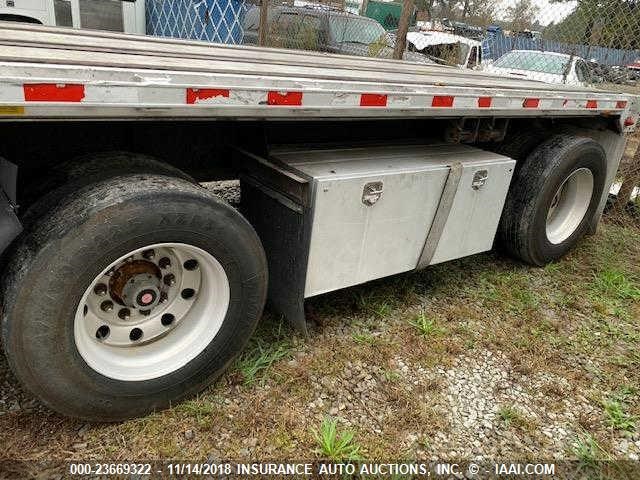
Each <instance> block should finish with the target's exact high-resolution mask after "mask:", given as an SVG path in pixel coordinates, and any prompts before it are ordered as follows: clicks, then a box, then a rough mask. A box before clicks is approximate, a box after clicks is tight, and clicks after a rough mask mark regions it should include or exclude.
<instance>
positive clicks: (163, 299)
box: [160, 292, 169, 303]
mask: <svg viewBox="0 0 640 480" xmlns="http://www.w3.org/2000/svg"><path fill="white" fill-rule="evenodd" d="M168 299H169V296H168V295H167V292H160V303H164V302H166V301H167V300H168Z"/></svg>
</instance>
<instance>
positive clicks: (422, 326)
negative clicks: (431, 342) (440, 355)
mask: <svg viewBox="0 0 640 480" xmlns="http://www.w3.org/2000/svg"><path fill="white" fill-rule="evenodd" d="M409 325H412V326H413V327H415V329H416V330H417V331H418V333H419V334H420V335H422V336H423V337H430V336H434V335H440V334H442V333H444V329H442V328H440V327H439V326H438V325H437V323H436V320H435V319H434V318H433V317H429V316H427V315H426V314H425V313H424V312H422V313H420V314H418V315H416V316H415V317H413V318H412V319H411V320H409Z"/></svg>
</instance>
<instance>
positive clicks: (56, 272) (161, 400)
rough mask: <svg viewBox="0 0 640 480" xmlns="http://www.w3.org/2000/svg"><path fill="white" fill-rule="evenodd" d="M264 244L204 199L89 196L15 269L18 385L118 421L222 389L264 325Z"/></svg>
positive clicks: (153, 194) (11, 291)
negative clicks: (213, 386) (217, 382)
mask: <svg viewBox="0 0 640 480" xmlns="http://www.w3.org/2000/svg"><path fill="white" fill-rule="evenodd" d="M266 272H267V267H266V259H265V254H264V251H263V249H262V245H261V243H260V240H259V239H258V237H257V235H256V233H255V231H254V230H253V228H252V227H251V225H250V224H249V223H248V222H247V221H246V220H245V219H244V218H243V217H242V216H241V215H240V214H239V213H238V212H236V211H235V210H234V209H233V208H231V207H230V206H228V205H226V204H225V203H223V202H221V201H219V200H217V199H216V197H214V196H213V195H211V194H210V193H208V192H207V191H206V190H204V189H202V188H201V187H199V186H197V185H194V184H192V183H189V182H187V181H185V180H182V179H175V178H170V177H164V176H150V175H129V176H124V177H118V178H114V179H110V180H107V181H104V182H101V183H99V184H95V185H90V186H86V187H85V188H84V189H81V190H80V191H78V192H75V193H73V194H71V195H70V197H69V198H67V199H66V200H65V201H64V202H62V203H61V205H59V206H58V207H56V208H54V209H53V210H52V211H51V212H49V214H47V215H46V216H45V217H43V218H42V219H41V220H40V221H38V223H37V224H36V225H34V226H33V228H32V229H31V231H30V232H28V233H27V235H26V236H25V237H24V238H23V239H22V243H21V244H20V245H19V246H17V248H16V250H15V251H14V253H13V256H12V257H11V259H10V262H9V265H8V268H7V272H6V275H5V281H4V285H3V289H2V293H3V307H4V308H3V312H2V340H3V344H4V349H5V352H6V355H7V358H8V360H9V364H10V366H11V367H12V369H13V371H14V372H15V374H16V376H17V377H18V379H19V380H21V381H22V383H23V384H24V385H25V386H26V387H27V388H28V389H29V390H31V391H32V392H33V393H34V394H35V395H36V396H37V397H39V398H40V399H41V400H42V401H43V403H45V404H46V405H48V406H49V407H51V408H52V409H54V410H57V411H59V412H61V413H63V414H65V415H69V416H74V417H78V418H82V419H86V420H93V421H115V420H121V419H125V418H130V417H133V416H138V415H142V414H145V413H148V412H151V411H153V410H156V409H162V408H166V407H168V406H170V405H171V404H172V403H174V402H177V401H179V400H180V399H182V398H185V397H187V396H189V395H192V394H193V393H195V392H198V391H200V390H201V389H202V388H204V387H205V386H206V385H208V384H209V383H210V382H212V381H213V380H214V379H215V378H216V377H218V376H219V375H220V374H221V373H222V372H223V371H224V370H225V368H227V366H228V365H229V364H230V363H231V361H232V360H233V358H234V357H235V356H236V355H237V354H238V353H239V352H240V351H241V350H242V348H243V347H244V345H245V344H246V342H247V340H248V339H249V337H250V335H251V333H252V331H253V329H254V327H255V325H256V323H257V321H258V319H259V318H260V316H261V312H262V308H263V305H264V302H265V296H266V284H267V273H266Z"/></svg>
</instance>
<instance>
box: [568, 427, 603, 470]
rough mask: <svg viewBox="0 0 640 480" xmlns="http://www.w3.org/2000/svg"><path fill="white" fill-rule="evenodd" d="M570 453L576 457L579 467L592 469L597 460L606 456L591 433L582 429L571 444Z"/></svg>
mask: <svg viewBox="0 0 640 480" xmlns="http://www.w3.org/2000/svg"><path fill="white" fill-rule="evenodd" d="M571 453H572V454H573V455H574V456H575V457H576V458H577V459H578V461H579V462H580V465H581V467H583V468H589V469H594V468H595V467H596V465H597V462H598V461H599V460H602V459H603V457H607V456H608V455H607V453H606V451H605V450H604V449H603V448H602V447H601V446H600V445H599V444H598V442H596V441H595V439H594V438H593V437H592V436H591V434H589V433H587V432H584V431H583V432H581V433H579V434H578V436H577V437H576V440H575V441H574V443H573V445H572V446H571Z"/></svg>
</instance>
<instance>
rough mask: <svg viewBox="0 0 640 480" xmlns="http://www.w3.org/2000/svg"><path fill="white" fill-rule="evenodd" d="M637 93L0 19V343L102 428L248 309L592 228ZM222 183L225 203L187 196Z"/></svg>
mask: <svg viewBox="0 0 640 480" xmlns="http://www.w3.org/2000/svg"><path fill="white" fill-rule="evenodd" d="M638 116H639V104H638V99H637V97H634V96H632V95H622V94H617V93H611V92H606V91H599V90H590V89H585V88H576V87H572V86H569V85H553V84H546V83H542V82H535V81H531V80H526V79H518V78H509V77H501V76H496V75H490V74H487V73H483V72H478V71H472V70H465V71H463V70H460V69H457V68H455V67H445V66H438V65H419V64H412V63H407V62H403V61H395V60H382V59H369V58H361V57H349V56H338V55H331V54H323V53H315V52H300V51H292V50H279V49H268V48H260V47H251V46H228V45H212V44H206V43H200V42H189V41H183V40H168V39H161V38H145V37H138V36H132V35H124V34H118V33H110V32H89V31H83V30H68V29H66V30H65V29H60V28H56V27H45V26H34V25H23V24H17V23H5V24H0V122H1V128H0V157H2V161H1V162H0V185H1V187H2V190H0V203H1V204H2V208H1V209H0V249H1V250H3V251H4V254H3V258H4V262H3V265H4V266H3V272H2V324H1V325H2V342H3V349H4V353H5V355H6V356H7V359H8V361H9V364H10V366H11V368H12V369H13V371H14V372H15V375H16V376H17V378H18V379H19V380H20V381H21V382H22V383H23V384H24V386H25V387H26V388H28V389H29V390H30V391H32V392H33V393H34V394H35V395H36V396H37V397H38V398H40V399H41V400H42V402H44V403H45V404H46V405H48V406H50V407H51V408H53V409H55V410H57V411H59V412H61V413H63V414H66V415H71V416H75V417H79V418H83V419H88V420H100V421H109V420H112V421H113V420H119V419H123V418H128V417H132V416H136V415H144V414H145V413H147V412H150V411H153V410H154V409H161V408H165V407H167V406H169V405H171V404H175V402H177V401H179V400H180V399H182V398H185V397H187V396H189V395H192V394H193V393H195V392H197V391H199V390H201V389H202V388H204V387H205V386H206V385H207V384H209V383H210V382H212V381H213V380H214V379H215V378H216V377H218V376H219V375H220V374H221V373H222V372H223V371H224V370H225V368H227V367H228V366H229V364H230V363H231V361H232V360H233V359H234V357H235V356H236V355H238V353H239V352H240V351H241V350H242V348H243V347H244V345H245V344H246V342H247V341H248V339H249V337H250V335H251V334H252V332H253V330H254V327H255V326H256V323H257V322H258V320H259V319H260V317H261V314H262V309H263V305H264V303H265V300H266V299H267V297H268V298H269V299H270V301H271V303H272V305H273V308H274V309H275V310H276V311H278V312H281V313H282V314H283V315H284V316H285V317H286V318H287V319H288V320H289V321H290V322H291V323H292V324H293V325H295V326H296V327H297V328H298V329H299V330H301V331H303V332H304V331H306V323H305V315H304V301H305V299H306V298H309V297H311V296H314V295H318V294H322V293H324V292H329V291H331V290H335V289H339V288H343V287H348V286H350V285H355V284H359V283H362V282H367V281H369V280H372V279H374V278H380V277H384V276H387V275H391V274H398V273H401V272H408V271H412V270H415V269H419V268H425V267H428V266H429V265H433V264H435V263H439V262H445V261H447V260H450V259H454V258H459V257H463V256H466V255H472V254H476V253H478V252H482V251H486V250H489V249H491V248H492V245H493V244H494V241H496V240H497V241H498V242H499V243H500V244H501V245H502V248H504V249H506V251H507V252H509V253H510V254H511V255H513V256H514V257H516V258H518V259H520V260H522V261H524V262H527V263H530V264H533V265H545V264H547V263H549V262H553V261H556V260H558V259H559V258H560V257H562V256H563V255H564V254H565V253H567V252H568V251H569V250H571V249H572V248H573V247H574V246H575V245H576V243H578V242H579V240H580V239H581V238H582V237H583V236H584V235H585V234H588V233H591V232H594V230H595V228H596V225H597V223H598V221H599V218H600V216H601V212H602V210H603V208H604V205H605V201H606V197H607V192H608V191H609V186H610V185H611V183H612V181H613V179H614V177H615V174H616V170H617V167H618V163H619V161H620V158H621V155H622V152H623V149H624V146H625V134H626V133H628V132H630V131H632V130H633V129H634V128H635V126H636V123H637V122H638ZM221 179H239V180H240V187H241V201H240V206H239V209H236V208H233V207H232V206H230V205H228V204H226V203H225V202H224V201H222V200H221V199H219V198H217V197H216V196H215V195H213V194H212V193H211V192H209V191H207V190H206V189H204V188H202V187H201V186H200V185H199V182H203V181H209V180H221Z"/></svg>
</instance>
